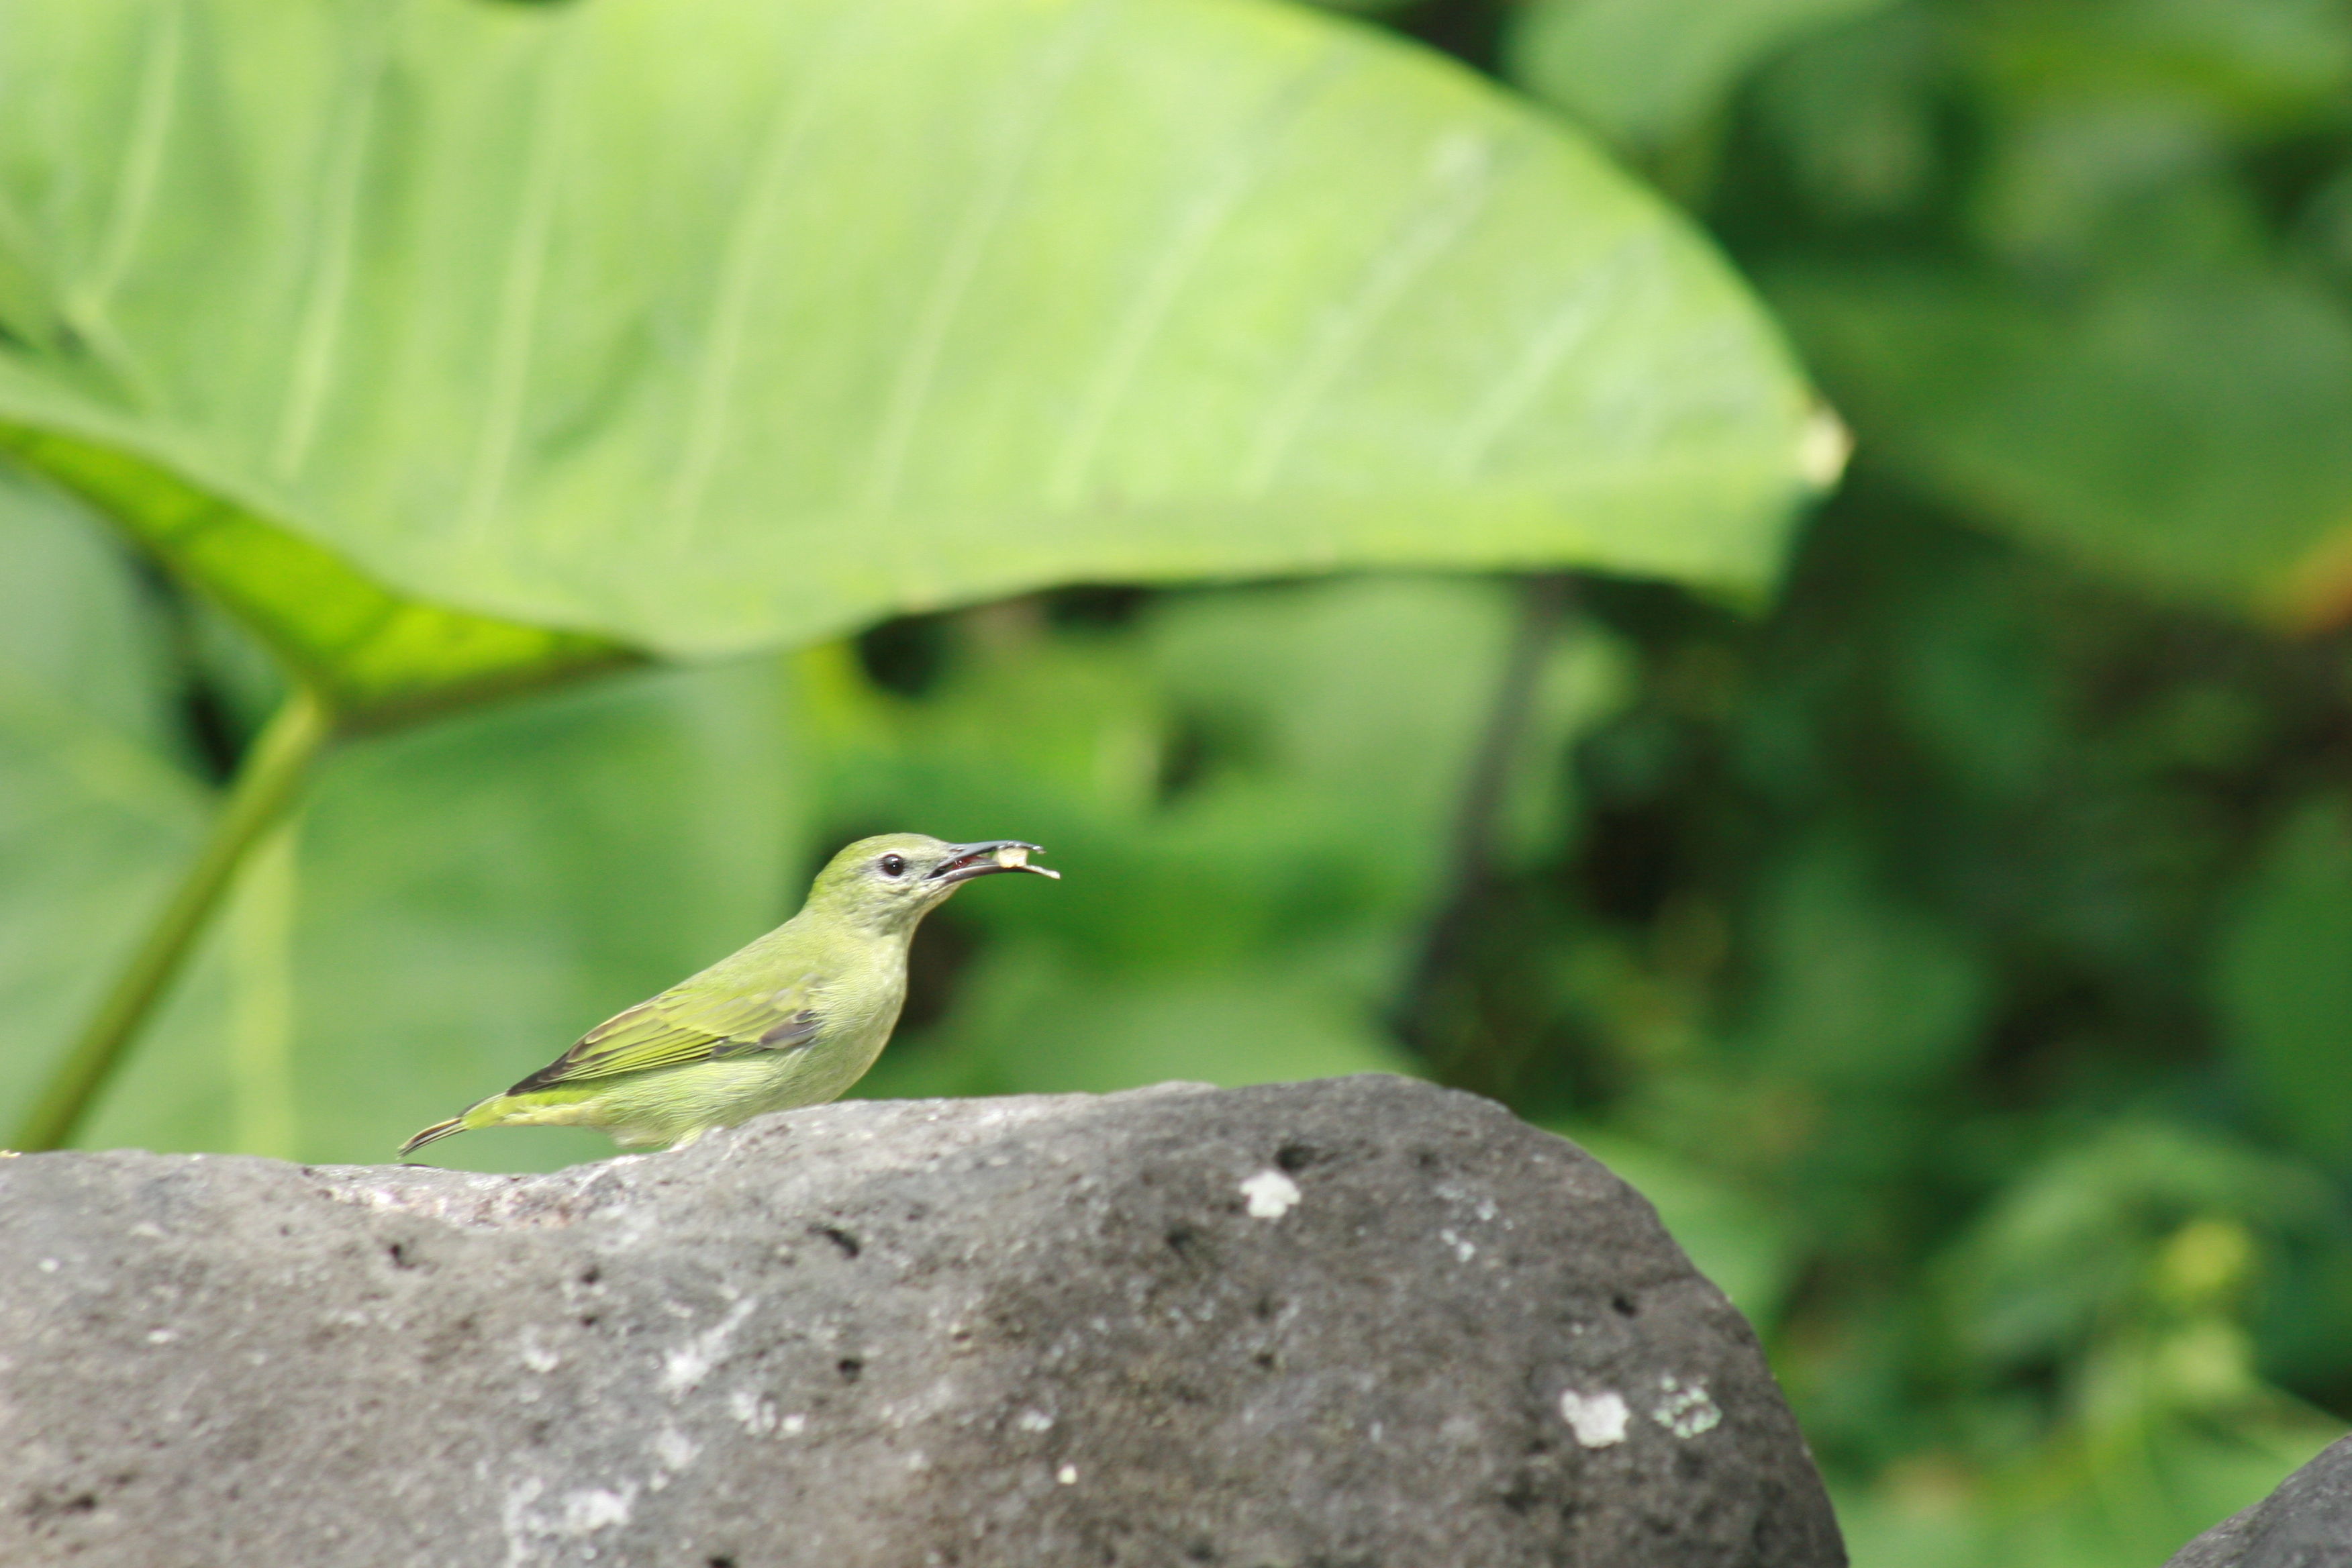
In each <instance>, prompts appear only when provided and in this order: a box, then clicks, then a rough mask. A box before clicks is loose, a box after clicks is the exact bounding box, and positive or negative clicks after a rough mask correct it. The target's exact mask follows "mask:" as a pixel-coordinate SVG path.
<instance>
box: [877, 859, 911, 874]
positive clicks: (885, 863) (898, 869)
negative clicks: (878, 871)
mask: <svg viewBox="0 0 2352 1568" xmlns="http://www.w3.org/2000/svg"><path fill="white" fill-rule="evenodd" d="M882 874H883V875H884V876H886V877H903V876H905V875H906V874H907V858H906V857H905V856H904V855H885V856H883V857H882Z"/></svg>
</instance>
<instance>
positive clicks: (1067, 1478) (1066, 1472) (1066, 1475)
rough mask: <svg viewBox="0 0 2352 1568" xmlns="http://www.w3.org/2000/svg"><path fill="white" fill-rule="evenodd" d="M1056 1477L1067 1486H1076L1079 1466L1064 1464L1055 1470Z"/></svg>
mask: <svg viewBox="0 0 2352 1568" xmlns="http://www.w3.org/2000/svg"><path fill="white" fill-rule="evenodd" d="M1054 1479H1055V1480H1057V1481H1059V1482H1061V1483H1062V1484H1063V1485H1064V1486H1066V1487H1074V1486H1076V1485H1077V1484H1078V1467H1077V1466H1076V1465H1064V1466H1063V1467H1062V1468H1060V1469H1058V1470H1055V1472H1054Z"/></svg>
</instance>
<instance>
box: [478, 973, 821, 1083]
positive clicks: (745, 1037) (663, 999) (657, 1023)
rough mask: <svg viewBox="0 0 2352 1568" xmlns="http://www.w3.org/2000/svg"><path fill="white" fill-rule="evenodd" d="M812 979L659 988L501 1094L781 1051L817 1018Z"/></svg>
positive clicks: (811, 1031)
mask: <svg viewBox="0 0 2352 1568" xmlns="http://www.w3.org/2000/svg"><path fill="white" fill-rule="evenodd" d="M818 1001H819V998H818V996H817V988H816V976H815V975H814V974H810V975H806V976H803V978H802V979H801V980H800V981H799V982H798V983H797V984H792V985H786V986H782V987H781V988H778V989H776V990H762V991H756V992H751V993H748V994H733V995H730V994H724V993H722V994H718V995H713V994H709V992H699V993H698V992H695V991H692V990H688V989H687V988H686V987H683V986H681V987H679V988H678V989H677V990H674V991H665V992H663V993H662V994H660V995H658V996H656V997H655V998H654V999H653V1000H652V1001H650V1002H640V1003H638V1004H637V1005H635V1006H634V1007H632V1008H630V1009H629V1010H628V1011H626V1012H625V1013H615V1014H614V1015H613V1016H611V1017H609V1018H607V1019H605V1020H604V1022H603V1023H601V1024H599V1025H597V1026H595V1027H594V1028H593V1029H591V1030H589V1031H588V1032H587V1033H586V1034H584V1035H583V1036H581V1037H580V1039H579V1041H578V1042H577V1043H576V1044H574V1045H573V1046H572V1048H571V1049H570V1050H568V1051H566V1052H564V1053H563V1054H562V1056H560V1057H558V1058H555V1060H553V1061H551V1062H550V1063H548V1064H547V1066H545V1067H543V1068H540V1069H539V1070H538V1071H537V1072H535V1073H533V1074H531V1075H530V1077H529V1078H527V1079H523V1080H522V1081H521V1082H520V1083H519V1084H517V1085H515V1086H514V1087H513V1088H512V1089H509V1090H507V1092H508V1093H509V1094H529V1093H530V1092H531V1091H532V1090H533V1089H549V1088H551V1087H553V1086H554V1085H556V1084H559V1083H572V1082H575V1081H577V1080H578V1079H589V1078H612V1077H615V1076H617V1075H618V1074H621V1073H629V1072H644V1071H646V1070H647V1069H648V1068H667V1067H678V1066H682V1065H684V1064H686V1063H688V1062H701V1061H710V1060H712V1059H714V1058H723V1057H733V1056H742V1055H744V1054H746V1053H748V1052H751V1051H788V1050H791V1049H793V1047H797V1046H804V1045H806V1044H808V1043H809V1041H811V1040H813V1039H814V1038H815V1037H816V1032H817V1029H818V1027H819V1026H820V1025H821V1024H822V1023H823V1016H822V1014H821V1013H820V1012H819V1009H818Z"/></svg>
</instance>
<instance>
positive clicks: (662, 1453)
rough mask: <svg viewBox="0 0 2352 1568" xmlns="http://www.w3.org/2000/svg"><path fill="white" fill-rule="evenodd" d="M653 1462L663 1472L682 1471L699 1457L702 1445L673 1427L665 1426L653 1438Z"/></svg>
mask: <svg viewBox="0 0 2352 1568" xmlns="http://www.w3.org/2000/svg"><path fill="white" fill-rule="evenodd" d="M653 1447H654V1460H655V1462H656V1464H658V1465H660V1466H661V1468H663V1469H665V1470H672V1471H676V1470H683V1469H685V1468H687V1467H688V1465H691V1464H693V1463H694V1461H695V1460H696V1459H697V1458H700V1457H701V1454H702V1445H700V1444H699V1443H697V1442H696V1441H695V1440H694V1439H693V1438H691V1437H689V1436H687V1435H686V1434H685V1433H683V1432H681V1431H679V1430H678V1429H677V1427H675V1426H665V1427H663V1428H662V1429H661V1431H660V1433H659V1434H658V1435H657V1436H656V1437H655V1438H654V1444H653Z"/></svg>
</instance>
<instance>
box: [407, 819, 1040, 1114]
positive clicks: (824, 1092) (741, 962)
mask: <svg viewBox="0 0 2352 1568" xmlns="http://www.w3.org/2000/svg"><path fill="white" fill-rule="evenodd" d="M1044 853H1045V851H1044V850H1043V849H1040V848H1039V847H1037V846H1036V845H1034V844H1024V843H1022V842H1021V841H1020V840H1018V839H1013V838H1000V839H992V840H990V841H989V842H987V843H984V844H944V843H941V842H940V840H939V839H936V838H929V837H925V836H924V835H922V834H919V833H889V834H885V835H883V836H882V837H878V838H861V839H859V840H858V841H857V842H856V843H855V844H852V845H851V846H849V847H847V848H846V849H844V850H843V851H842V852H841V853H840V854H838V855H835V857H834V858H833V859H832V861H831V862H830V863H828V864H827V865H826V867H825V868H824V870H822V871H820V872H818V873H817V877H816V882H815V884H814V886H812V887H811V888H810V889H809V896H808V901H807V902H806V903H804V904H803V905H802V906H801V911H800V913H798V914H796V915H794V916H793V918H792V919H791V920H788V921H785V922H784V923H783V924H782V925H780V926H778V927H777V928H776V929H775V930H774V931H770V932H769V933H768V934H767V935H765V936H763V937H761V938H760V939H759V940H758V941H756V942H752V943H751V945H750V946H749V947H746V948H744V949H743V950H742V951H741V952H737V953H734V954H733V955H731V956H730V957H727V958H722V959H720V960H719V962H718V963H714V964H712V965H711V966H710V967H709V968H708V969H706V970H704V971H703V972H702V973H699V974H697V975H694V976H692V977H690V978H688V979H686V980H681V981H679V982H678V983H677V984H675V985H673V986H671V987H670V988H669V989H668V990H667V991H665V992H663V993H662V994H660V995H658V996H656V997H655V998H653V1000H651V1001H649V1002H640V1003H638V1004H637V1005H635V1006H634V1007H632V1008H630V1009H629V1010H628V1011H626V1012H625V1013H618V1014H615V1015H614V1016H612V1017H610V1018H607V1019H605V1020H604V1022H603V1023H601V1024H599V1025H597V1026H595V1027H594V1028H593V1029H591V1030H589V1031H588V1032H587V1033H586V1034H585V1035H583V1036H582V1037H580V1040H579V1042H578V1043H577V1044H576V1045H574V1046H573V1047H572V1048H571V1049H570V1050H568V1051H566V1052H564V1053H563V1054H562V1056H560V1057H558V1058H555V1060H553V1061H551V1062H550V1063H549V1064H548V1065H547V1066H545V1067H543V1068H540V1069H539V1070H538V1071H537V1072H535V1073H533V1074H531V1075H530V1077H529V1078H527V1079H523V1080H522V1081H521V1082H520V1083H519V1084H517V1085H515V1086H514V1087H513V1088H512V1089H509V1090H507V1091H506V1092H505V1093H504V1094H494V1095H492V1096H490V1097H489V1098H488V1100H483V1101H481V1102H480V1103H479V1104H477V1105H475V1106H473V1107H471V1108H469V1109H468V1110H467V1111H466V1112H465V1114H463V1115H461V1116H453V1117H451V1118H450V1119H449V1120H448V1121H436V1122H435V1123H434V1124H433V1125H432V1126H430V1127H427V1128H426V1129H425V1131H422V1132H419V1133H418V1134H417V1135H416V1136H415V1137H414V1138H411V1139H410V1140H409V1141H408V1142H405V1143H404V1144H402V1145H401V1147H400V1152H401V1153H402V1154H403V1155H404V1156H405V1155H408V1154H413V1153H415V1152H416V1151H417V1150H419V1149H422V1148H423V1147H425V1144H427V1143H430V1142H433V1141H434V1140H435V1139H436V1138H446V1137H448V1136H449V1135H450V1134H451V1133H452V1132H466V1131H472V1130H473V1129H475V1128H478V1127H597V1128H602V1129H603V1130H604V1131H606V1132H609V1133H611V1134H612V1136H613V1140H614V1142H617V1143H618V1144H620V1145H621V1147H623V1148H625V1149H657V1148H660V1147H662V1146H663V1145H665V1144H667V1145H670V1146H673V1147H675V1146H678V1145H682V1144H687V1143H691V1142H694V1141H695V1140H696V1139H697V1138H699V1137H701V1136H702V1135H703V1134H704V1133H705V1132H708V1131H710V1129H712V1128H714V1127H732V1126H735V1125H736V1124H737V1123H739V1122H742V1121H749V1120H751V1118H752V1117H754V1116H757V1115H759V1114H761V1112H762V1111H768V1110H791V1109H793V1107H795V1106H801V1105H823V1104H824V1102H825V1101H827V1100H837V1099H839V1098H840V1097H841V1096H842V1094H843V1093H845V1091H846V1090H847V1089H848V1088H849V1086H850V1085H851V1084H854V1083H856V1081H857V1080H858V1079H861V1078H863V1077H865V1076H866V1068H870V1067H872V1066H873V1065H874V1058H877V1057H878V1056H880V1055H881V1054H882V1047H883V1046H884V1044H885V1043H887V1041H888V1040H889V1038H890V1030H891V1028H892V1026H895V1025H896V1024H897V1023H898V1006H899V1004H901V1003H902V1002H904V1001H905V1000H906V999H907V947H908V943H909V942H912V941H913V939H914V935H915V927H916V925H917V924H918V923H919V922H920V921H921V920H922V918H923V917H924V916H925V915H927V914H929V912H930V911H931V910H935V909H937V908H938V907H939V906H940V904H942V903H944V902H945V901H946V900H947V897H948V895H949V894H950V893H952V892H954V891H955V890H956V889H958V888H960V887H961V886H962V885H963V884H964V883H966V882H969V881H971V879H973V878H974V877H985V876H987V875H989V874H990V873H992V872H995V871H1034V872H1036V873H1037V874H1038V875H1039V876H1041V877H1058V876H1059V875H1061V873H1060V872H1058V871H1049V870H1047V869H1046V868H1045V867H1043V866H1033V865H1031V864H1030V863H1029V857H1030V856H1032V855H1042V854H1044Z"/></svg>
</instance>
